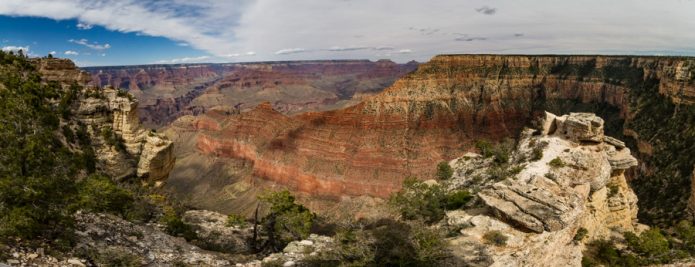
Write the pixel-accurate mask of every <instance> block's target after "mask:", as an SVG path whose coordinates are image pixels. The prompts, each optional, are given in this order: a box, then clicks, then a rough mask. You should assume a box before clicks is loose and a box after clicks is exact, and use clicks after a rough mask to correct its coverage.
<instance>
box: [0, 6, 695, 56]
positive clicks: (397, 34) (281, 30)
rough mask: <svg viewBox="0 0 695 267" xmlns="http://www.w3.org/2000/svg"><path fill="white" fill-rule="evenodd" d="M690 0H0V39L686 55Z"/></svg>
mask: <svg viewBox="0 0 695 267" xmlns="http://www.w3.org/2000/svg"><path fill="white" fill-rule="evenodd" d="M694 12H695V0H659V1H656V0H611V1H606V0H576V1H557V0H523V1H522V0H465V1H464V0H428V1H422V0H379V1H374V0H291V1H289V0H196V1H188V0H2V1H0V42H2V43H0V49H3V50H16V49H17V48H20V47H21V48H29V51H30V53H31V54H32V55H46V54H48V53H49V52H51V51H55V52H56V55H55V56H58V57H68V58H71V59H73V60H75V61H76V62H77V64H78V65H80V66H96V65H132V64H155V63H156V64H170V63H194V62H243V61H267V60H310V59H371V60H377V59H382V58H388V59H392V60H394V61H397V62H405V61H409V60H418V61H427V60H428V59H429V58H431V57H432V56H434V55H437V54H450V53H502V54H518V53H525V54H640V55H644V54H646V55H688V56H694V55H695V46H694V45H693V44H695V31H693V29H695V19H693V18H692V17H693V16H692V15H693V14H694Z"/></svg>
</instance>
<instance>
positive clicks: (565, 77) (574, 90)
mask: <svg viewBox="0 0 695 267" xmlns="http://www.w3.org/2000/svg"><path fill="white" fill-rule="evenodd" d="M694 65H695V59H693V58H680V57H633V56H522V55H519V56H513V55H506V56H505V55H443V56H437V57H435V58H433V59H432V60H431V61H430V62H428V63H426V64H422V65H420V66H419V67H418V69H417V71H415V72H413V73H410V74H408V75H406V76H404V77H403V78H401V79H399V80H398V81H396V82H395V83H394V84H393V85H392V86H390V87H389V88H387V89H386V90H384V91H383V92H382V93H379V94H377V95H375V96H373V97H367V98H365V99H364V101H362V102H361V103H359V104H357V105H354V106H351V107H348V108H344V109H340V110H333V111H325V112H307V113H303V114H299V115H294V116H286V115H284V114H282V113H280V112H278V111H276V110H273V106H272V105H270V104H263V105H259V106H258V107H257V108H255V109H253V110H251V111H249V112H242V113H241V114H237V113H236V112H229V111H223V110H217V111H215V110H212V111H208V112H207V113H206V114H203V115H200V116H197V117H194V118H187V119H186V120H185V121H182V123H180V124H178V126H176V127H179V129H178V130H179V131H190V132H193V131H195V132H197V133H196V134H192V135H187V138H194V139H195V140H196V145H195V146H196V147H197V149H198V153H200V155H206V156H210V157H213V158H225V157H228V158H234V159H242V160H245V161H247V162H250V163H251V165H252V167H250V168H251V169H252V171H251V172H252V176H253V177H261V178H263V180H265V181H271V182H274V183H275V184H279V185H283V186H287V187H289V188H291V189H294V190H295V191H297V192H303V193H306V194H310V195H313V196H320V197H326V198H333V199H340V198H344V197H346V196H364V195H367V196H374V197H380V198H383V197H387V196H388V195H389V194H390V193H391V192H393V191H395V190H398V189H399V188H400V184H401V182H402V180H403V179H404V178H405V177H408V176H416V177H419V178H421V179H428V178H431V177H433V174H434V166H435V165H436V164H437V162H439V161H442V160H450V159H452V158H455V157H458V156H460V155H462V154H463V153H465V152H467V151H470V150H472V149H473V148H472V144H473V142H474V141H475V140H478V139H488V140H492V141H496V140H501V139H503V138H506V137H512V138H515V137H517V135H518V134H519V131H520V129H521V128H522V127H523V126H524V125H527V124H528V123H529V122H530V121H531V120H532V119H533V118H534V117H537V115H539V114H543V113H542V111H543V110H550V111H553V112H555V113H567V112H569V111H591V112H595V113H598V114H599V115H600V116H602V117H604V118H606V126H605V127H606V132H607V133H609V134H610V135H613V136H616V137H619V138H621V139H622V138H624V137H626V136H627V137H630V138H629V139H628V140H627V141H628V142H627V143H628V145H629V146H630V147H632V148H633V150H634V152H636V156H637V157H638V158H640V162H641V163H640V166H639V168H637V171H632V172H629V173H628V177H630V181H631V183H632V184H633V185H635V188H636V191H637V195H638V196H639V198H640V200H642V199H643V197H644V198H645V199H646V200H645V201H641V202H642V203H647V204H644V205H646V206H644V207H643V209H642V210H641V212H642V213H641V215H642V216H643V217H644V218H646V219H647V221H649V218H655V217H663V218H668V217H669V216H676V217H682V216H685V210H686V209H685V206H686V205H685V203H687V199H688V197H689V194H690V190H689V188H690V176H691V172H692V166H693V163H694V162H693V160H695V156H693V155H691V154H692V153H683V151H692V149H695V148H694V147H693V146H694V145H695V141H693V140H695V137H694V135H695V134H694V133H693V123H692V121H693V120H694V116H695V115H693V114H695V111H693V109H694V108H693V105H692V104H693V101H694V100H695V89H694V88H695V74H694V73H693V72H694V71H693V69H692V68H690V67H689V66H694ZM660 124H661V125H660ZM659 128H665V129H664V130H659ZM666 129H668V130H666ZM646 148H649V149H646ZM189 167H191V166H189ZM686 167H687V170H685V169H686ZM181 168H186V166H182V167H181ZM175 172H176V170H175ZM174 176H175V175H174ZM248 179H253V178H248ZM180 190H184V191H185V189H175V191H179V192H180V193H181V191H180ZM669 190H670V191H673V192H676V193H675V194H667V193H665V192H667V191H669ZM676 207H678V208H676ZM679 208H680V209H679ZM663 213H668V214H670V215H669V216H662V215H664V214H663ZM656 215H659V216H656ZM667 220H668V219H667Z"/></svg>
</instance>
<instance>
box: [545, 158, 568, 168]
mask: <svg viewBox="0 0 695 267" xmlns="http://www.w3.org/2000/svg"><path fill="white" fill-rule="evenodd" d="M548 165H550V167H553V168H562V167H565V163H564V162H563V161H562V159H560V157H556V158H554V159H553V160H551V161H550V162H548Z"/></svg>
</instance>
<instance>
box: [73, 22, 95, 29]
mask: <svg viewBox="0 0 695 267" xmlns="http://www.w3.org/2000/svg"><path fill="white" fill-rule="evenodd" d="M93 27H94V25H92V24H87V23H82V22H79V23H77V28H78V29H80V30H89V29H91V28H93Z"/></svg>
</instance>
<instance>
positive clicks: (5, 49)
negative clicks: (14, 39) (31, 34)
mask: <svg viewBox="0 0 695 267" xmlns="http://www.w3.org/2000/svg"><path fill="white" fill-rule="evenodd" d="M19 50H22V53H24V54H28V53H29V46H15V45H8V46H4V47H2V51H3V52H9V51H12V52H17V51H19Z"/></svg>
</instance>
